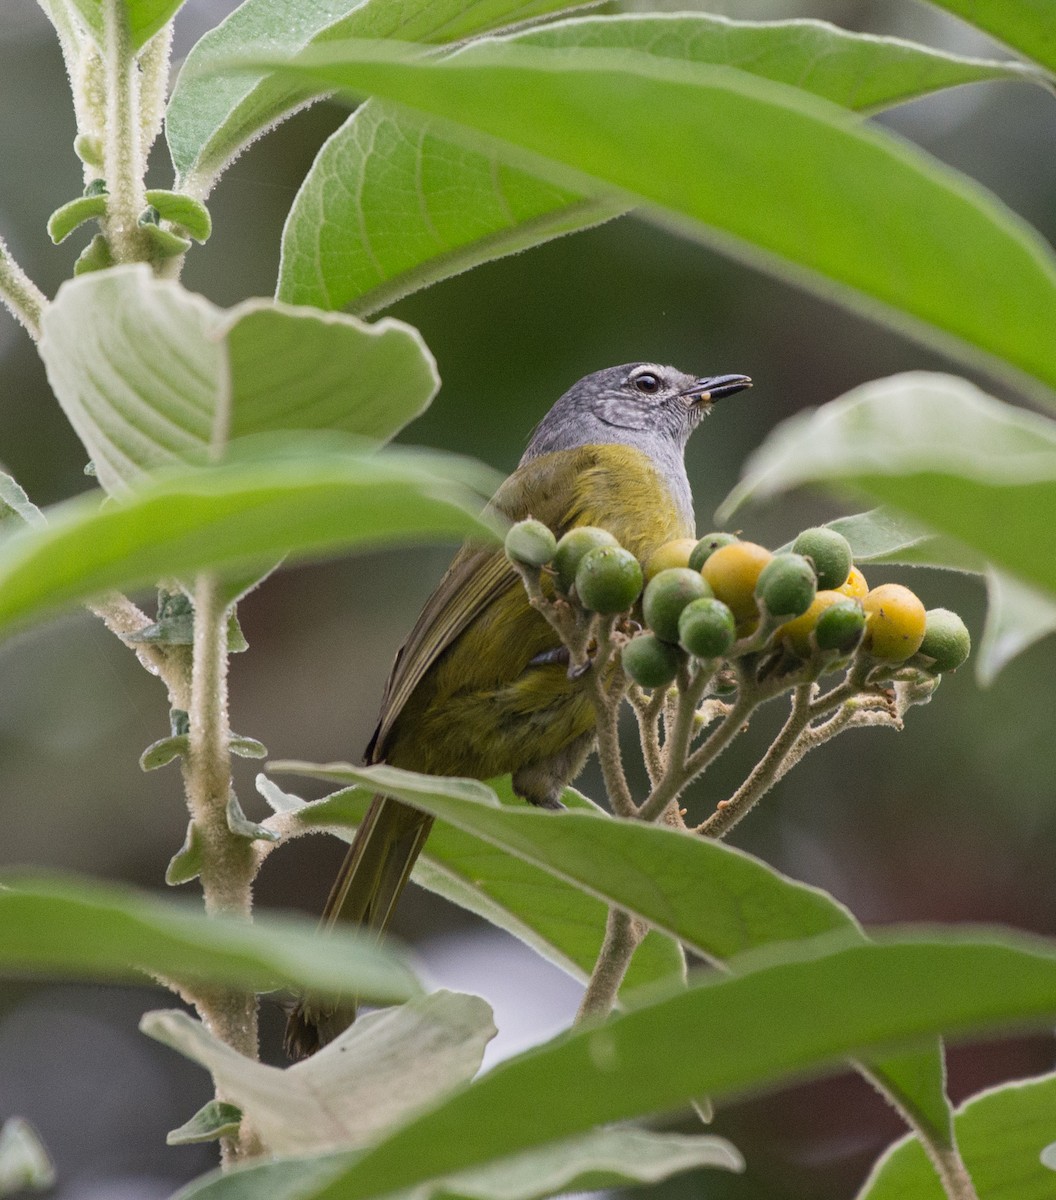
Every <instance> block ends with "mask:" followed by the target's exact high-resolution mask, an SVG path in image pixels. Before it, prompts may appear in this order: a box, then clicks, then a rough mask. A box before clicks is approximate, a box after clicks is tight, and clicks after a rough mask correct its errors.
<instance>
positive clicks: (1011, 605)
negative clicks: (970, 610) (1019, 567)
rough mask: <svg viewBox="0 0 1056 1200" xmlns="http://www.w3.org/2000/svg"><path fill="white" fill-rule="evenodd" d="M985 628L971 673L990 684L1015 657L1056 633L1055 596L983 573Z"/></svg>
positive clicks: (991, 572)
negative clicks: (985, 600) (984, 575)
mask: <svg viewBox="0 0 1056 1200" xmlns="http://www.w3.org/2000/svg"><path fill="white" fill-rule="evenodd" d="M986 596H987V605H986V626H985V628H984V629H983V637H982V641H981V642H980V644H979V650H978V651H977V653H976V659H975V672H976V675H977V676H978V678H979V682H980V683H982V684H990V683H993V681H994V680H995V679H996V678H997V675H998V673H999V672H1000V671H1001V670H1002V669H1003V668H1004V667H1006V666H1007V665H1008V664H1009V663H1010V662H1011V661H1012V659H1014V658H1015V657H1016V655H1017V654H1022V653H1023V651H1024V650H1026V649H1028V648H1029V647H1030V646H1033V645H1034V643H1035V642H1038V641H1040V640H1041V639H1042V638H1044V637H1048V635H1049V634H1050V633H1052V632H1054V631H1056V597H1054V596H1053V595H1052V593H1051V592H1049V591H1042V590H1041V589H1039V588H1034V587H1029V586H1028V585H1027V584H1024V583H1020V582H1019V581H1018V580H1017V579H1013V578H1012V576H1011V575H1006V574H1004V573H1003V572H1002V571H995V570H993V569H990V570H989V571H987V573H986Z"/></svg>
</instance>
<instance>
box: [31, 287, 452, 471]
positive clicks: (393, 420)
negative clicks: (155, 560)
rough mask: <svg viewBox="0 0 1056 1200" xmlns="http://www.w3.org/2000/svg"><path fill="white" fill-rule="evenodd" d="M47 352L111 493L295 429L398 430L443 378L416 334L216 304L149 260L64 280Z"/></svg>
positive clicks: (302, 313)
mask: <svg viewBox="0 0 1056 1200" xmlns="http://www.w3.org/2000/svg"><path fill="white" fill-rule="evenodd" d="M42 327H43V331H44V336H43V340H42V341H41V345H40V351H41V357H42V358H43V359H44V364H45V366H46V367H47V371H48V378H49V380H50V382H51V385H52V387H53V388H54V390H55V393H56V395H57V396H58V398H59V402H60V403H61V404H62V406H63V410H64V411H65V413H66V415H67V417H68V418H69V420H70V423H71V424H72V425H73V427H74V429H75V430H76V431H77V433H78V435H79V436H80V438H81V441H82V442H83V443H84V445H85V447H86V448H87V450H88V453H89V455H90V457H91V458H92V460H93V461H94V463H95V465H96V469H97V472H98V475H99V481H100V483H102V485H103V487H104V488H106V489H107V491H109V492H120V491H122V490H125V489H126V488H127V487H128V485H129V484H131V483H133V482H136V481H137V480H140V479H141V478H142V476H143V475H144V473H145V472H149V471H153V470H156V469H158V468H159V467H164V466H173V465H177V464H181V463H182V464H200V463H204V462H207V461H215V459H216V458H217V457H218V456H219V455H220V454H221V453H222V452H223V451H224V449H225V447H226V446H227V444H228V442H229V441H230V440H231V439H234V438H240V437H245V436H247V435H250V434H259V433H267V432H279V431H291V430H340V431H342V432H344V433H351V434H356V435H358V436H361V437H369V438H377V439H385V438H388V437H391V436H392V435H393V434H394V433H396V432H397V430H399V429H401V428H402V427H403V426H404V425H405V424H406V423H407V422H408V421H410V420H412V419H413V418H414V417H416V416H417V415H418V414H419V413H420V412H422V411H423V409H424V408H425V407H426V406H427V405H428V403H429V401H430V400H431V399H432V397H433V395H434V394H435V392H436V388H437V385H438V380H437V376H436V369H435V365H434V363H433V358H432V355H431V354H430V353H429V351H428V350H427V349H426V347H425V344H424V342H423V341H422V339H421V337H420V336H419V334H418V333H417V331H416V330H414V329H411V328H410V326H408V325H404V324H403V323H402V322H400V321H393V320H385V321H379V322H377V324H374V325H366V324H364V323H363V322H361V321H357V320H356V319H355V318H352V317H344V316H338V315H336V314H327V315H325V316H324V315H323V314H320V313H317V312H314V311H311V310H305V309H293V308H288V307H286V306H284V305H275V304H272V303H271V302H269V301H266V300H248V301H246V302H244V303H243V304H240V305H238V306H237V307H235V308H233V309H229V310H224V309H220V308H217V307H216V306H215V305H213V304H210V303H209V302H208V301H207V300H205V299H204V298H203V297H202V296H197V295H194V294H192V293H191V292H187V291H185V290H184V289H183V288H181V287H180V286H179V285H178V284H175V283H172V282H167V281H161V280H157V279H155V278H154V276H153V275H152V274H151V272H150V270H149V268H148V267H146V266H143V265H135V266H125V267H118V268H115V269H114V270H112V271H107V272H105V273H102V274H93V275H91V276H89V277H86V278H83V279H76V280H74V281H73V282H70V283H66V284H64V285H63V286H62V288H60V289H59V294H58V296H57V297H56V299H55V301H54V303H53V304H51V305H50V306H49V308H48V310H47V312H46V314H45V316H44V319H43V322H42Z"/></svg>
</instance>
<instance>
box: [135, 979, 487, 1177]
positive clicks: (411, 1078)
mask: <svg viewBox="0 0 1056 1200" xmlns="http://www.w3.org/2000/svg"><path fill="white" fill-rule="evenodd" d="M140 1028H141V1029H142V1030H143V1032H144V1033H146V1034H147V1035H148V1036H150V1037H152V1038H155V1039H156V1040H157V1041H159V1042H164V1043H165V1045H167V1046H171V1047H172V1048H173V1049H174V1050H178V1051H179V1052H180V1053H181V1054H184V1055H186V1056H187V1057H188V1058H190V1059H193V1060H194V1061H195V1062H197V1063H199V1064H200V1065H201V1066H203V1067H205V1069H206V1070H207V1071H209V1072H210V1074H211V1075H212V1076H213V1079H214V1080H215V1081H216V1085H217V1090H218V1091H220V1092H222V1094H223V1095H224V1096H225V1097H226V1098H227V1099H228V1100H229V1101H230V1102H231V1103H233V1104H237V1105H238V1107H239V1108H240V1109H241V1110H242V1112H243V1114H244V1115H245V1117H246V1119H247V1120H248V1121H249V1123H250V1124H251V1125H252V1126H253V1129H254V1132H256V1133H257V1134H258V1135H259V1137H260V1138H261V1140H262V1141H263V1142H264V1145H265V1146H266V1147H267V1150H268V1152H269V1153H270V1154H308V1153H312V1152H313V1151H319V1150H335V1149H354V1148H356V1147H359V1146H365V1145H369V1144H370V1143H371V1142H375V1141H377V1140H378V1139H379V1138H380V1137H382V1136H383V1135H384V1134H385V1133H386V1132H388V1131H389V1130H391V1129H393V1128H395V1127H396V1126H397V1125H401V1124H403V1123H405V1122H406V1121H407V1120H408V1119H410V1118H411V1117H412V1116H414V1115H416V1114H418V1113H420V1112H421V1111H422V1110H423V1109H426V1108H429V1107H430V1106H431V1105H432V1104H434V1103H435V1102H436V1101H437V1100H439V1099H440V1098H441V1097H443V1096H444V1095H445V1094H446V1093H448V1092H450V1091H452V1090H453V1089H454V1088H456V1087H458V1086H460V1085H461V1084H464V1083H467V1082H468V1081H469V1080H470V1079H472V1077H473V1076H474V1075H475V1074H476V1073H477V1071H478V1070H479V1069H480V1063H481V1059H482V1057H483V1055H484V1047H485V1046H486V1045H487V1044H488V1042H489V1041H491V1039H492V1038H493V1037H494V1036H495V1026H494V1024H493V1022H492V1019H491V1009H490V1008H489V1007H488V1005H487V1004H486V1003H485V1001H483V1000H482V999H481V998H480V997H479V996H468V995H462V994H460V993H457V992H443V991H441V992H434V993H433V994H432V995H430V996H420V997H417V998H415V999H413V1000H409V1001H408V1002H407V1003H406V1004H402V1005H400V1007H398V1008H389V1009H382V1010H380V1011H378V1012H372V1013H367V1014H366V1015H365V1016H361V1017H359V1018H358V1019H357V1020H356V1022H355V1024H354V1025H352V1026H350V1027H349V1028H348V1029H346V1030H345V1032H344V1033H342V1034H341V1035H340V1036H339V1037H338V1038H337V1039H336V1040H335V1041H333V1042H331V1043H330V1044H329V1045H327V1046H324V1047H323V1048H322V1049H321V1050H319V1051H317V1052H316V1053H315V1054H313V1055H312V1056H311V1058H307V1059H305V1060H304V1061H303V1062H299V1063H294V1065H293V1066H290V1067H286V1068H285V1069H280V1068H278V1067H269V1066H265V1065H264V1064H263V1063H259V1062H254V1061H253V1060H252V1059H248V1058H246V1057H245V1056H244V1055H241V1054H239V1053H237V1052H236V1051H234V1050H232V1049H231V1047H230V1046H227V1045H225V1044H224V1043H223V1042H221V1041H219V1040H218V1039H217V1038H216V1037H214V1036H213V1035H212V1034H211V1033H210V1032H209V1031H208V1030H207V1029H206V1028H205V1026H204V1025H202V1024H201V1023H200V1022H199V1021H196V1020H195V1019H194V1018H193V1017H191V1016H190V1015H189V1014H187V1013H185V1012H180V1011H162V1012H152V1013H147V1014H146V1015H145V1016H144V1017H143V1020H142V1021H141V1023H140Z"/></svg>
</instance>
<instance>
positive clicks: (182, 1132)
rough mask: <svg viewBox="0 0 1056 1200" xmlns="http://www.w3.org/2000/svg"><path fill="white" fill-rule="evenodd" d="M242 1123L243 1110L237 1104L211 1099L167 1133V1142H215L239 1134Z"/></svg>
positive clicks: (185, 1143) (180, 1143)
mask: <svg viewBox="0 0 1056 1200" xmlns="http://www.w3.org/2000/svg"><path fill="white" fill-rule="evenodd" d="M241 1124H242V1110H241V1109H240V1108H239V1107H238V1106H237V1105H235V1104H226V1103H225V1102H224V1101H223V1100H210V1101H209V1103H208V1104H203V1105H202V1107H201V1108H200V1109H199V1110H198V1111H197V1112H196V1113H195V1114H194V1116H193V1117H191V1119H190V1120H189V1121H185V1122H184V1124H182V1125H181V1126H180V1127H179V1128H178V1129H173V1130H171V1131H170V1132H169V1133H168V1134H166V1136H165V1144H166V1145H167V1146H193V1145H194V1144H195V1143H197V1142H215V1141H216V1139H217V1138H222V1137H231V1136H233V1135H235V1134H237V1133H238V1127H239V1126H240V1125H241Z"/></svg>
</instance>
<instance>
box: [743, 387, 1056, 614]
mask: <svg viewBox="0 0 1056 1200" xmlns="http://www.w3.org/2000/svg"><path fill="white" fill-rule="evenodd" d="M808 482H824V483H834V484H838V485H840V486H841V487H853V488H854V489H855V490H860V491H863V492H866V493H867V494H869V495H870V496H874V497H876V498H877V499H879V500H881V501H885V502H888V503H890V504H891V505H893V506H897V507H898V508H899V509H900V510H902V511H903V512H906V513H908V514H909V515H910V516H911V517H913V518H916V519H917V520H918V521H923V522H925V523H926V524H927V525H928V526H930V527H931V528H932V529H934V530H937V531H939V532H940V533H944V534H947V535H949V536H950V537H953V538H956V539H957V540H958V541H960V542H962V543H963V544H964V545H965V546H967V547H968V548H969V549H970V550H971V551H974V552H975V553H976V554H977V555H979V556H981V557H982V558H986V559H989V560H990V561H991V562H993V563H994V564H995V565H997V566H999V567H1001V568H1003V569H1004V570H1007V571H1009V572H1010V573H1012V574H1013V575H1014V576H1016V577H1018V578H1019V579H1020V580H1023V581H1026V582H1027V583H1032V584H1034V585H1038V586H1041V587H1042V588H1044V589H1046V590H1047V591H1048V592H1056V422H1053V421H1051V420H1049V419H1048V418H1046V417H1042V416H1039V415H1037V414H1035V413H1032V412H1025V411H1023V410H1021V409H1016V408H1012V407H1011V406H1009V405H1007V404H1003V403H1001V402H1000V401H998V400H994V399H992V398H991V397H990V396H987V395H986V394H985V393H983V392H981V391H980V390H979V389H978V388H976V387H975V386H974V385H972V384H970V383H968V382H966V381H965V380H963V379H956V378H953V377H951V376H946V375H933V374H928V373H925V372H912V373H909V374H906V375H896V376H894V377H893V378H891V379H884V380H878V381H876V382H874V383H867V384H864V385H863V386H862V387H859V388H855V389H854V391H852V392H849V393H848V394H847V395H846V396H844V397H842V398H841V399H839V400H834V401H832V402H831V403H830V404H826V405H825V406H824V407H822V408H820V409H817V410H815V411H812V412H808V413H803V414H800V415H798V416H796V417H793V418H791V419H790V420H788V421H786V422H784V423H783V424H782V425H780V426H778V428H777V429H776V430H774V431H773V433H771V434H770V436H769V437H768V438H767V440H766V441H765V442H764V443H763V444H762V446H760V447H759V449H758V450H756V452H755V453H754V454H753V455H752V457H751V458H750V459H749V461H748V463H747V464H746V467H745V474H744V478H743V479H742V481H741V483H740V484H738V486H737V487H736V488H735V489H734V491H733V492H732V493H731V495H730V497H729V498H728V500H727V501H726V503H725V505H724V506H723V511H724V513H725V514H726V515H728V514H729V513H731V512H732V511H734V509H735V508H736V507H737V506H738V505H739V504H741V503H743V502H744V501H746V500H748V499H751V498H755V497H765V496H772V495H774V494H775V493H777V492H779V491H783V490H785V489H787V488H791V487H796V486H799V485H801V484H804V483H808Z"/></svg>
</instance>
